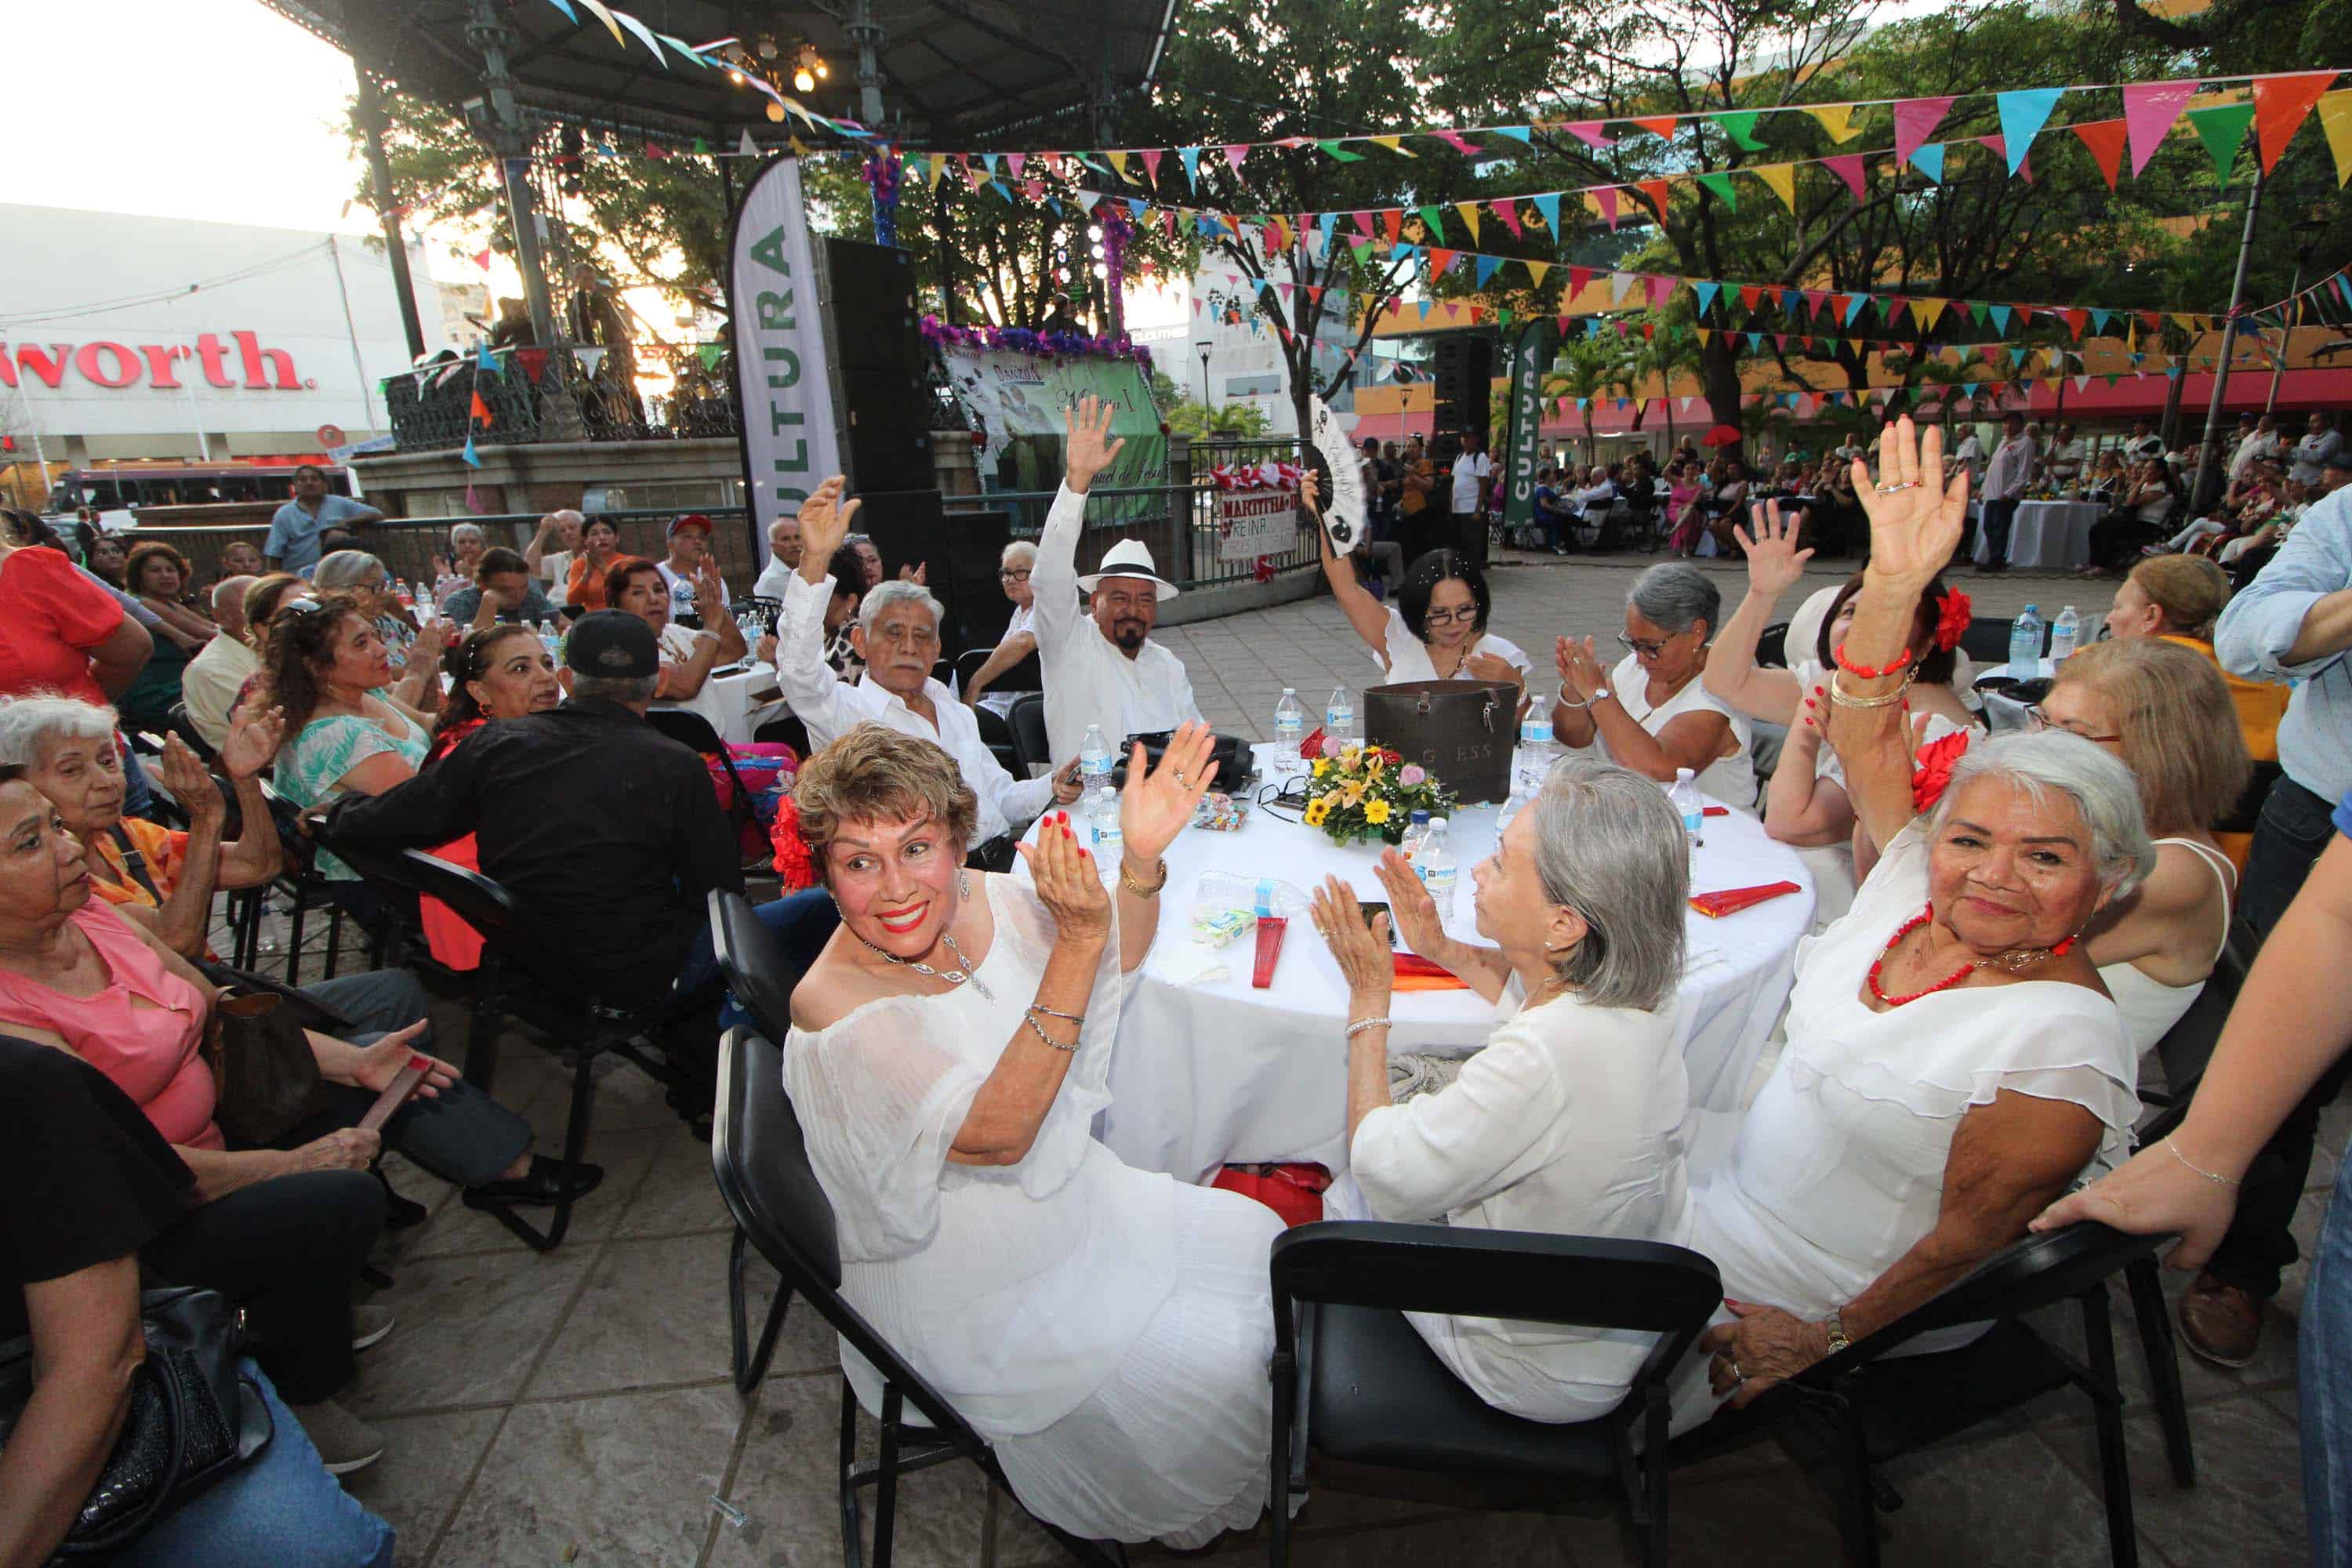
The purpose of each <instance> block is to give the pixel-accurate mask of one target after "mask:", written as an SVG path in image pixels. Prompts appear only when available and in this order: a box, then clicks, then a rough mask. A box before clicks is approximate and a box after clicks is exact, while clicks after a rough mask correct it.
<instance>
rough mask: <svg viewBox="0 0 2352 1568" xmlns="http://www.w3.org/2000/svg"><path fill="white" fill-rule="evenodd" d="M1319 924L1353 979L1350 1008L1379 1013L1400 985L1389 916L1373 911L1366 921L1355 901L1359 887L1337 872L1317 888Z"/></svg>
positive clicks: (1335, 956)
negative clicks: (1390, 936) (1397, 980)
mask: <svg viewBox="0 0 2352 1568" xmlns="http://www.w3.org/2000/svg"><path fill="white" fill-rule="evenodd" d="M1314 915H1315V929H1316V930H1317V931H1320V932H1322V933H1323V940H1324V942H1326V943H1327V944H1328V945H1329V947H1330V949H1331V956H1332V958H1333V959H1335V960H1336V961H1338V963H1339V974H1340V977H1341V978H1342V979H1344V980H1346V981H1347V983H1348V1011H1349V1015H1350V1016H1353V1017H1359V1018H1365V1017H1377V1016H1380V1015H1381V1014H1384V1013H1386V1012H1387V1011H1388V1007H1389V994H1390V993H1391V992H1392V991H1394V990H1395V989H1396V961H1395V959H1394V958H1392V957H1391V956H1390V952H1389V917H1388V916H1386V915H1374V916H1373V917H1372V919H1371V923H1370V924H1369V925H1367V924H1366V923H1365V922H1364V913H1363V911H1362V910H1360V909H1358V908H1357V907H1356V890H1355V889H1353V888H1350V887H1349V886H1348V884H1347V883H1345V882H1342V881H1341V880H1339V878H1337V877H1326V878H1324V879H1323V885H1322V886H1321V887H1319V888H1318V889H1315V893H1314Z"/></svg>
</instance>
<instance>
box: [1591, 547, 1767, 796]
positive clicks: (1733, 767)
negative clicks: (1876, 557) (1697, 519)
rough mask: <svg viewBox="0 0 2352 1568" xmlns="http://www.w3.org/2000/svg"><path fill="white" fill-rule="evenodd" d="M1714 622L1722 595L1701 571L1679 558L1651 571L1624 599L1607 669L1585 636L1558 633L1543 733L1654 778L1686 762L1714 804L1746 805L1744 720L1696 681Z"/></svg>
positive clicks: (1751, 770)
mask: <svg viewBox="0 0 2352 1568" xmlns="http://www.w3.org/2000/svg"><path fill="white" fill-rule="evenodd" d="M1722 624H1723V594H1722V591H1721V590H1720V589H1718V588H1717V587H1716V585H1715V583H1714V580H1713V579H1711V578H1709V577H1708V576H1707V574H1706V573H1704V572H1702V571H1700V570H1699V569H1698V568H1697V567H1696V566H1693V565H1690V564H1689V563H1685V562H1681V561H1664V562H1660V563H1658V564H1657V565H1655V566H1653V567H1651V568H1650V569H1649V570H1648V571H1646V572H1644V573H1643V574H1641V575H1640V576H1638V577H1636V578H1634V579H1633V589H1632V590H1631V591H1630V592H1629V593H1627V594H1626V595H1625V629H1624V630H1623V631H1622V632H1620V633H1618V634H1617V640H1618V641H1619V642H1620V643H1622V644H1623V645H1624V646H1625V648H1626V654H1625V657H1624V658H1622V659H1620V660H1618V661H1617V667H1616V668H1614V669H1609V670H1606V671H1604V670H1603V668H1602V666H1601V656H1600V654H1599V653H1598V652H1596V651H1595V650H1594V648H1593V645H1592V639H1591V637H1586V638H1585V639H1584V640H1583V641H1582V642H1578V641H1576V640H1574V639H1573V638H1570V637H1562V638H1560V639H1559V647H1558V648H1557V650H1556V651H1555V658H1557V660H1558V662H1559V682H1560V692H1559V701H1557V702H1555V703H1553V704H1552V710H1551V722H1552V733H1553V734H1554V735H1555V736H1557V737H1558V738H1559V743H1560V744H1561V745H1563V746H1566V747H1568V748H1569V749H1570V750H1571V751H1581V750H1583V749H1584V748H1586V747H1588V746H1597V748H1598V750H1599V752H1600V754H1601V756H1603V757H1605V758H1607V759H1608V760H1609V761H1611V762H1612V763H1618V764H1620V765H1621V766H1623V767H1628V768H1631V769H1633V771H1634V772H1635V773H1641V774H1643V775H1644V776H1646V777H1649V778H1653V779H1655V780H1657V781H1658V782H1659V783H1661V784H1672V783H1674V780H1675V771H1676V770H1677V769H1681V768H1688V769H1690V770H1691V772H1692V773H1695V774H1696V775H1697V776H1698V787H1699V788H1701V789H1703V790H1705V791H1706V793H1707V794H1709V795H1713V796H1715V797H1716V798H1717V800H1720V801H1724V802H1727V803H1728V804H1730V805H1737V806H1751V805H1755V804H1756V765H1755V762H1754V759H1753V758H1752V757H1751V756H1750V755H1749V751H1748V747H1749V742H1750V740H1751V732H1750V731H1749V729H1748V719H1747V716H1746V715H1744V714H1741V713H1738V712H1736V711H1734V710H1732V708H1731V706H1730V705H1729V704H1728V703H1727V702H1725V701H1724V700H1722V699H1721V698H1719V697H1717V696H1715V695H1713V694H1712V693H1710V692H1709V691H1708V690H1707V689H1706V683H1705V682H1704V681H1702V680H1701V679H1699V677H1700V676H1701V675H1702V674H1703V673H1705V671H1706V658H1707V640H1708V638H1709V637H1712V636H1713V635H1714V633H1715V628H1716V627H1717V626H1721V625H1722Z"/></svg>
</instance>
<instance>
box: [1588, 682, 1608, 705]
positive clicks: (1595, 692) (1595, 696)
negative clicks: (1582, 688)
mask: <svg viewBox="0 0 2352 1568" xmlns="http://www.w3.org/2000/svg"><path fill="white" fill-rule="evenodd" d="M1608 695H1609V689H1608V688H1607V687H1605V686H1597V687H1594V688H1593V689H1592V695H1591V696H1590V697H1588V698H1586V699H1585V700H1584V705H1585V706H1586V707H1588V708H1590V707H1591V706H1592V704H1594V703H1595V702H1598V701H1600V700H1601V699H1602V698H1604V697H1606V696H1608Z"/></svg>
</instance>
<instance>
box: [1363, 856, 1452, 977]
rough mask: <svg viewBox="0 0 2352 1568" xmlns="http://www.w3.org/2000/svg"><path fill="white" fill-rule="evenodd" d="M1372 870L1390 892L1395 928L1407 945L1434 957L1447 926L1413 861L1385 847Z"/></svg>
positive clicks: (1442, 942)
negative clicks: (1439, 915) (1414, 870)
mask: <svg viewBox="0 0 2352 1568" xmlns="http://www.w3.org/2000/svg"><path fill="white" fill-rule="evenodd" d="M1372 869H1373V871H1374V872H1375V873H1376V874H1377V875H1378V876H1379V877H1380V879H1381V888H1382V889H1385V890H1386V891H1387V893H1388V896H1389V908H1390V909H1391V910H1394V911H1395V913H1396V928H1397V931H1399V932H1400V933H1401V934H1402V936H1403V937H1404V942H1405V945H1406V946H1407V947H1410V948H1411V949H1412V950H1413V952H1417V953H1419V954H1421V956H1422V957H1423V958H1429V959H1434V958H1435V957H1436V956H1437V951H1438V949H1439V948H1440V947H1441V946H1443V945H1444V942H1445V927H1444V923H1443V922H1442V921H1439V920H1438V918H1437V900H1434V899H1433V898H1431V897H1430V896H1429V889H1427V888H1426V887H1424V886H1423V885H1422V880H1421V878H1420V877H1419V876H1417V875H1415V874H1414V872H1413V868H1412V861H1410V860H1408V859H1406V858H1404V857H1403V856H1402V854H1400V853H1399V852H1397V851H1396V850H1394V849H1383V850H1381V858H1380V863H1379V864H1378V865H1376V866H1375V867H1373V868H1372Z"/></svg>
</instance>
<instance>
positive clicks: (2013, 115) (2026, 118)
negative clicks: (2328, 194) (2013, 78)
mask: <svg viewBox="0 0 2352 1568" xmlns="http://www.w3.org/2000/svg"><path fill="white" fill-rule="evenodd" d="M2065 91H2066V89H2064V88H2063V87H2035V88H2024V89H2019V90H2017V91H2014V92H2003V93H1997V94H1995V95H1994V98H1993V104H1994V107H1995V108H1996V109H1998V110H2000V134H2001V138H2002V140H2004V141H2006V142H2008V143H2009V172H2010V173H2011V174H2016V173H2017V166H2018V165H2019V164H2020V163H2024V162H2025V155H2026V153H2030V152H2032V150H2033V139H2034V138H2035V137H2036V136H2039V135H2040V134H2041V133H2042V126H2043V125H2045V124H2047V123H2048V122H2049V120H2050V111H2051V110H2053V109H2055V108H2057V107H2058V100H2059V99H2060V98H2061V97H2063V95H2064V94H2065Z"/></svg>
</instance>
